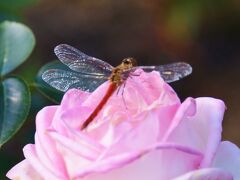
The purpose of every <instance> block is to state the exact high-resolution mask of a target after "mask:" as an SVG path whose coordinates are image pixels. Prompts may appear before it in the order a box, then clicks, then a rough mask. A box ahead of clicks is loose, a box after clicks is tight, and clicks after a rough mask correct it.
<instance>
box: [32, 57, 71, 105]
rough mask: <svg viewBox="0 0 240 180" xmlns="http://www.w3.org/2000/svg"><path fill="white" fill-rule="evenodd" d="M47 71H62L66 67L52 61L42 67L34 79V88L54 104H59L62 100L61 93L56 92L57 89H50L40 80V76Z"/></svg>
mask: <svg viewBox="0 0 240 180" xmlns="http://www.w3.org/2000/svg"><path fill="white" fill-rule="evenodd" d="M48 69H63V70H67V69H68V67H67V66H66V65H63V64H62V63H61V62H60V61H53V62H50V63H48V64H46V65H44V66H43V67H42V68H41V69H40V70H39V72H38V75H37V78H36V84H35V85H36V87H37V88H38V90H39V91H40V92H41V93H42V94H43V95H44V96H46V97H47V98H48V99H50V100H51V101H53V102H55V103H59V102H61V100H62V97H63V94H64V93H63V92H61V91H58V90H57V89H55V88H53V87H51V86H50V85H49V84H47V83H46V82H45V81H44V80H43V79H42V74H43V73H44V72H45V71H46V70H48Z"/></svg>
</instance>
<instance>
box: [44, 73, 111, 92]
mask: <svg viewBox="0 0 240 180" xmlns="http://www.w3.org/2000/svg"><path fill="white" fill-rule="evenodd" d="M42 79H43V80H44V81H45V82H46V83H48V84H49V85H50V86H52V87H54V88H56V89H57V90H60V91H63V92H66V91H67V90H68V89H72V88H77V89H80V90H82V91H88V92H92V91H94V90H95V89H96V88H97V87H98V86H99V85H101V84H102V83H103V82H105V81H106V80H107V79H108V77H106V76H93V75H89V74H80V73H74V72H71V71H65V70H62V69H49V70H47V71H45V72H44V73H43V74H42Z"/></svg>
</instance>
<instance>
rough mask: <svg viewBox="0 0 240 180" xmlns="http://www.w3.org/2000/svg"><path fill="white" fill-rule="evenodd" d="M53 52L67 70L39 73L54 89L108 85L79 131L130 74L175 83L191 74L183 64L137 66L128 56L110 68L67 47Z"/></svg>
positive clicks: (86, 125)
mask: <svg viewBox="0 0 240 180" xmlns="http://www.w3.org/2000/svg"><path fill="white" fill-rule="evenodd" d="M54 52H55V54H56V56H57V57H58V59H59V60H60V61H61V62H62V63H63V64H65V65H66V66H67V67H68V70H63V69H49V70H47V71H45V72H44V73H43V74H42V79H43V80H44V81H45V82H46V83H48V84H49V85H50V86H52V87H54V88H55V89H57V90H60V91H63V92H66V91H67V90H69V89H72V88H77V89H80V90H83V91H88V92H92V91H94V90H95V89H96V88H97V87H98V86H100V85H101V84H102V83H104V82H105V81H107V80H109V82H110V83H109V86H108V89H107V90H106V93H105V95H104V96H103V98H102V99H101V101H100V102H99V104H97V106H96V108H95V109H94V110H93V111H92V112H91V114H90V115H89V117H88V118H87V119H86V120H85V121H84V122H83V124H82V126H81V130H83V129H85V128H87V127H88V125H89V124H90V123H91V122H92V121H93V120H94V118H95V117H96V116H97V115H98V113H99V112H100V111H101V109H102V108H103V107H104V105H105V104H106V103H107V101H108V100H109V98H110V97H111V96H112V94H113V93H114V92H115V91H116V90H117V89H118V87H120V86H121V85H122V84H124V83H125V82H126V80H127V79H128V78H129V77H131V76H134V75H136V74H134V72H135V71H136V70H137V69H142V70H143V71H145V72H151V71H158V72H159V73H160V75H161V77H162V78H163V79H164V81H166V82H167V83H171V82H174V81H177V80H179V79H181V78H183V77H185V76H187V75H189V74H191V72H192V67H191V65H189V64H187V63H185V62H176V63H171V64H165V65H159V66H137V62H136V60H135V59H134V58H131V57H130V58H125V59H123V60H122V62H121V64H120V65H118V66H116V67H113V66H112V65H110V64H108V63H107V62H105V61H103V60H100V59H98V58H95V57H91V56H89V55H87V54H85V53H83V52H81V51H80V50H78V49H76V48H74V47H72V46H70V45H67V44H60V45H58V46H56V47H55V48H54Z"/></svg>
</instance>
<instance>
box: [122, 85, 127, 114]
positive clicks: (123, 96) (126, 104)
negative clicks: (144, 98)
mask: <svg viewBox="0 0 240 180" xmlns="http://www.w3.org/2000/svg"><path fill="white" fill-rule="evenodd" d="M126 83H127V81H125V82H124V83H123V90H122V99H123V103H124V105H125V108H126V110H127V109H128V108H127V103H126V101H125V98H124V90H125V87H126Z"/></svg>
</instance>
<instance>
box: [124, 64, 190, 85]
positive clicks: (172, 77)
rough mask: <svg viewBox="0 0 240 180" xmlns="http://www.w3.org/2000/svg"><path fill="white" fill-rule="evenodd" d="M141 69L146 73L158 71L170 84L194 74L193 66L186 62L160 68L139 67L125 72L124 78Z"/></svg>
mask: <svg viewBox="0 0 240 180" xmlns="http://www.w3.org/2000/svg"><path fill="white" fill-rule="evenodd" d="M139 68H140V69H143V70H144V71H145V72H151V71H158V72H159V73H160V75H161V77H162V78H163V79H164V81H166V82H168V83H171V82H174V81H177V80H179V79H182V78H184V77H186V76H188V75H189V74H191V73H192V67H191V65H189V64H187V63H184V62H177V63H171V64H165V65H160V66H137V67H134V68H132V69H131V70H128V71H126V72H124V73H123V74H124V75H123V76H125V77H126V76H129V75H131V72H133V71H135V70H136V69H139Z"/></svg>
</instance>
